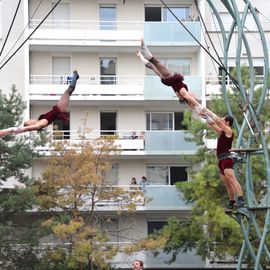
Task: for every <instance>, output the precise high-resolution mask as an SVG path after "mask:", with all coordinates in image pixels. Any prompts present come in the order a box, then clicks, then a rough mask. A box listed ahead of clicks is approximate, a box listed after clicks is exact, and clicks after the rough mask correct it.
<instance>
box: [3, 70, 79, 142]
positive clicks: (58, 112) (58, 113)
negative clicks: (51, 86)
mask: <svg viewBox="0 0 270 270" xmlns="http://www.w3.org/2000/svg"><path fill="white" fill-rule="evenodd" d="M78 79H79V74H78V72H77V71H74V72H73V76H72V79H71V82H70V84H69V87H68V89H67V90H66V91H65V92H64V94H63V95H62V96H61V98H60V99H59V100H58V102H57V104H56V105H55V106H53V107H52V109H51V110H50V111H48V112H46V113H44V114H41V115H40V116H39V117H38V119H29V120H27V121H25V122H24V126H23V127H10V128H7V129H2V130H0V138H3V137H5V136H7V135H9V134H18V133H23V132H27V131H34V130H36V131H39V130H41V129H43V128H45V127H47V126H48V125H50V124H51V123H52V122H54V121H55V120H58V119H59V120H63V121H68V113H67V107H68V104H69V100H70V96H71V95H72V93H73V91H74V90H75V88H76V83H77V80H78Z"/></svg>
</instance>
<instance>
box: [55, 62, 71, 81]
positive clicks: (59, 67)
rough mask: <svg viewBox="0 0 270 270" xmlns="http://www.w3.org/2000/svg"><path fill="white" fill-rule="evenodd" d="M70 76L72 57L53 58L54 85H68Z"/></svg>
mask: <svg viewBox="0 0 270 270" xmlns="http://www.w3.org/2000/svg"><path fill="white" fill-rule="evenodd" d="M69 74H70V57H52V75H53V76H52V83H53V84H67V83H68V76H69Z"/></svg>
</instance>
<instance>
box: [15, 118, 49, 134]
mask: <svg viewBox="0 0 270 270" xmlns="http://www.w3.org/2000/svg"><path fill="white" fill-rule="evenodd" d="M48 124H49V123H48V121H47V120H46V119H41V120H39V121H37V122H36V123H35V124H33V125H29V126H26V127H22V128H20V130H19V131H18V133H23V132H27V131H33V130H40V129H42V128H44V127H47V126H48Z"/></svg>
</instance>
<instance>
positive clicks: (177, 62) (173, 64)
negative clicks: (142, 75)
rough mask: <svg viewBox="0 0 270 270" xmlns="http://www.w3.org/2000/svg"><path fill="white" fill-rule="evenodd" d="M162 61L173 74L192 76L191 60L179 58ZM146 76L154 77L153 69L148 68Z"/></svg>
mask: <svg viewBox="0 0 270 270" xmlns="http://www.w3.org/2000/svg"><path fill="white" fill-rule="evenodd" d="M160 61H161V63H162V64H163V65H165V66H166V67H167V68H168V69H169V70H171V71H172V72H177V73H181V74H183V75H184V76H190V74H191V59H189V58H178V59H172V58H170V59H169V58H168V59H167V58H166V59H165V58H164V59H163V58H161V59H160ZM146 75H151V76H152V75H155V73H154V72H153V70H152V69H150V68H147V69H146Z"/></svg>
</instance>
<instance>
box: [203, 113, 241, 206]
mask: <svg viewBox="0 0 270 270" xmlns="http://www.w3.org/2000/svg"><path fill="white" fill-rule="evenodd" d="M203 113H205V116H206V119H207V123H208V125H209V126H210V127H211V128H212V129H213V130H214V131H215V132H216V133H217V134H218V140H217V149H216V154H217V158H218V167H219V173H220V177H221V179H222V181H223V183H224V185H225V187H226V190H227V192H228V194H229V203H228V205H227V207H226V210H233V209H234V208H241V207H244V206H245V201H244V198H243V191H242V187H241V185H240V184H239V182H238V180H237V179H236V176H235V173H234V170H233V166H234V160H233V159H232V158H231V157H230V149H231V148H232V143H233V140H234V133H233V131H232V125H233V121H234V119H233V117H232V116H229V115H227V116H225V117H222V118H220V117H218V116H217V115H216V114H214V113H213V112H211V111H210V110H208V109H204V112H203ZM235 196H237V200H235Z"/></svg>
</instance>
